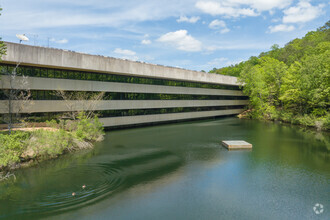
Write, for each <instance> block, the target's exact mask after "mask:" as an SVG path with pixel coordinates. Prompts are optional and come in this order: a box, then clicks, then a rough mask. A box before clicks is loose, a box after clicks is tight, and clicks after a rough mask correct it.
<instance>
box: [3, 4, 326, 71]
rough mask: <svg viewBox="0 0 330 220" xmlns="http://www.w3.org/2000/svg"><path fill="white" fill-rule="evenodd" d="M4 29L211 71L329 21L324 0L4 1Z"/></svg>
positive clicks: (44, 42) (35, 39)
mask: <svg viewBox="0 0 330 220" xmlns="http://www.w3.org/2000/svg"><path fill="white" fill-rule="evenodd" d="M0 6H1V7H2V8H3V11H2V15H1V16H0V36H1V37H2V39H3V40H5V41H11V42H18V39H17V38H16V36H15V35H16V34H26V35H27V36H28V37H29V39H30V41H29V42H24V43H25V44H30V45H38V46H48V44H49V46H50V47H55V48H62V49H68V50H73V51H77V52H84V53H90V54H97V55H104V56H111V57H117V58H123V59H131V60H138V61H143V62H147V63H154V64H161V65H167V66H174V67H181V68H185V69H192V70H206V71H208V70H210V69H212V68H213V67H217V68H219V67H223V66H228V65H230V64H235V63H238V62H240V61H243V60H246V59H248V58H249V57H250V56H257V55H258V54H259V53H260V52H262V51H267V50H269V48H270V47H271V46H272V45H273V44H279V45H280V46H283V45H284V44H285V43H287V42H289V41H290V40H292V39H294V38H297V37H299V38H300V37H302V36H304V35H305V34H306V33H307V32H308V31H311V30H315V29H316V28H318V27H320V26H322V25H324V23H325V22H327V21H328V20H329V11H330V3H329V2H328V1H324V0H314V1H312V0H310V1H309V0H220V1H219V0H166V1H165V0H164V1H156V0H141V1H140V0H125V1H117V0H28V1H27V0H0Z"/></svg>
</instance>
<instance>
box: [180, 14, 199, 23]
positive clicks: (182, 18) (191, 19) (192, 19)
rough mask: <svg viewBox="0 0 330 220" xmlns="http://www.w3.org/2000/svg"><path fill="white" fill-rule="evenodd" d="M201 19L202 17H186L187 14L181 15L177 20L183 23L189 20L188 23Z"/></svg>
mask: <svg viewBox="0 0 330 220" xmlns="http://www.w3.org/2000/svg"><path fill="white" fill-rule="evenodd" d="M199 19H200V17H198V16H197V17H190V18H188V17H186V16H180V18H179V19H177V20H176V21H177V22H178V23H181V22H188V23H196V22H197V21H198V20H199Z"/></svg>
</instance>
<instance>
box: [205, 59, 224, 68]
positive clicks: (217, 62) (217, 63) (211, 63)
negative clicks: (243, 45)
mask: <svg viewBox="0 0 330 220" xmlns="http://www.w3.org/2000/svg"><path fill="white" fill-rule="evenodd" d="M225 61H228V58H225V57H220V58H215V59H213V60H211V61H209V62H207V64H208V65H209V66H214V67H215V66H220V65H221V64H224V62H225Z"/></svg>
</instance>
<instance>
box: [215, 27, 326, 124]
mask: <svg viewBox="0 0 330 220" xmlns="http://www.w3.org/2000/svg"><path fill="white" fill-rule="evenodd" d="M210 72H212V73H218V74H224V75H231V76H237V77H239V80H240V82H242V83H244V88H243V91H244V93H245V94H246V95H248V96H249V97H250V106H249V108H250V111H249V113H248V116H249V117H252V118H259V119H267V120H282V121H286V122H291V123H296V124H303V125H306V126H316V127H318V128H319V129H330V113H329V107H330V21H328V22H327V23H325V25H324V26H322V27H320V28H318V29H317V30H316V31H311V32H308V33H307V34H306V35H305V36H304V37H303V38H301V39H298V38H297V39H294V40H292V41H290V42H289V43H287V44H286V45H285V46H284V47H283V48H280V47H279V45H277V44H274V45H273V46H272V47H271V50H270V51H267V52H262V53H260V55H259V56H258V57H250V59H249V60H247V61H244V62H241V63H239V64H236V65H231V66H229V67H224V68H220V69H216V68H214V69H213V70H211V71H210Z"/></svg>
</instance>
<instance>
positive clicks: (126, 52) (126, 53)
mask: <svg viewBox="0 0 330 220" xmlns="http://www.w3.org/2000/svg"><path fill="white" fill-rule="evenodd" d="M113 52H115V53H116V54H119V55H124V56H134V55H135V54H136V52H134V51H132V50H124V49H121V48H116V49H115V50H114V51H113Z"/></svg>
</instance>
